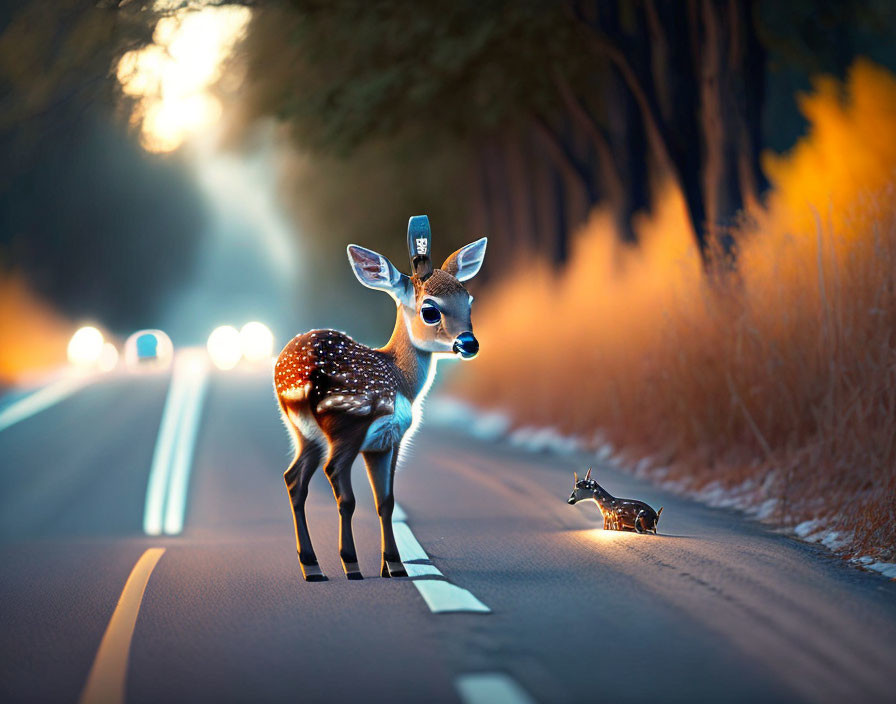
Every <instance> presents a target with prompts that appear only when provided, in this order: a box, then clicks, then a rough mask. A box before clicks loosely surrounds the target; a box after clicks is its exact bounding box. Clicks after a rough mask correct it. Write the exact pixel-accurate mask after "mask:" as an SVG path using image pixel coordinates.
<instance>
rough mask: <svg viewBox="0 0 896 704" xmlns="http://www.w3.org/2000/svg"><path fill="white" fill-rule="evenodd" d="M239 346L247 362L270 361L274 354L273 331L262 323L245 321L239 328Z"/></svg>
mask: <svg viewBox="0 0 896 704" xmlns="http://www.w3.org/2000/svg"><path fill="white" fill-rule="evenodd" d="M240 346H241V349H242V353H243V357H244V358H245V360H246V361H247V362H252V363H254V364H259V363H264V362H270V360H271V356H272V355H273V354H274V333H272V332H271V329H270V328H269V327H268V326H267V325H265V324H264V323H259V322H257V321H253V322H251V323H246V324H245V325H243V327H242V328H240Z"/></svg>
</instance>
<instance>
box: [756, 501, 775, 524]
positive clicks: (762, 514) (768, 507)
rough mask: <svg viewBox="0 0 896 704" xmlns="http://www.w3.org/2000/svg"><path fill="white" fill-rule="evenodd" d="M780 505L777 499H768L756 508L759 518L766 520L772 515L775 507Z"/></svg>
mask: <svg viewBox="0 0 896 704" xmlns="http://www.w3.org/2000/svg"><path fill="white" fill-rule="evenodd" d="M777 505H778V500H777V499H766V500H765V501H763V502H762V503H761V504H759V507H758V508H757V509H756V518H758V519H759V520H765V519H766V518H768V517H769V516H771V515H772V513H774V511H775V507H776V506H777Z"/></svg>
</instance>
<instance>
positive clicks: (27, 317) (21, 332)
mask: <svg viewBox="0 0 896 704" xmlns="http://www.w3.org/2000/svg"><path fill="white" fill-rule="evenodd" d="M71 332H72V330H71V323H69V322H68V321H66V320H64V319H63V318H62V317H60V316H59V315H58V314H57V313H55V312H54V311H53V310H52V308H50V306H49V305H47V304H46V303H44V302H43V301H41V300H40V299H38V298H37V297H36V296H35V295H34V294H33V293H32V291H31V289H30V288H28V286H27V285H26V283H25V280H24V278H22V277H21V276H20V275H14V274H13V275H4V274H0V387H2V386H3V385H4V384H13V383H15V382H18V381H23V380H27V379H28V377H29V376H34V375H39V374H40V373H41V372H45V371H47V370H49V369H52V368H54V367H56V366H58V365H59V364H60V363H62V362H64V361H65V350H66V345H67V344H68V340H69V337H70V335H71Z"/></svg>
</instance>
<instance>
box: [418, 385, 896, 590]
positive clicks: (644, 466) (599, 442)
mask: <svg viewBox="0 0 896 704" xmlns="http://www.w3.org/2000/svg"><path fill="white" fill-rule="evenodd" d="M425 420H426V424H427V425H429V426H435V427H442V428H450V429H452V430H458V431H461V432H464V433H469V434H470V435H472V436H474V437H476V438H479V439H480V440H486V441H489V442H506V443H508V444H509V445H512V446H513V447H518V448H520V449H522V450H526V451H528V452H533V453H539V452H540V453H547V454H553V455H571V454H576V453H587V452H589V449H588V448H589V447H596V448H597V450H596V451H595V453H594V456H595V459H596V460H597V461H598V462H603V463H605V464H609V465H610V466H612V467H613V468H614V469H618V470H620V471H623V472H628V473H629V474H634V475H635V476H636V477H641V478H645V479H649V480H650V481H652V482H654V483H656V484H658V485H659V486H661V487H662V488H663V489H666V490H668V491H671V492H673V493H675V494H678V495H681V496H688V497H690V498H694V499H697V500H698V501H701V502H702V503H705V504H707V505H709V506H713V507H715V508H734V509H737V510H739V511H741V512H742V513H744V514H746V515H748V516H750V517H751V518H755V519H757V520H760V521H762V520H767V519H769V518H770V517H771V516H772V515H773V513H774V510H775V508H776V504H777V499H768V500H766V501H764V502H762V503H760V504H758V505H757V504H756V502H755V500H754V498H753V497H754V496H755V494H756V489H757V488H758V486H757V482H756V481H755V480H747V481H745V482H744V483H743V484H741V485H740V486H736V487H729V488H725V487H723V486H722V485H721V483H719V482H711V483H710V484H708V485H706V486H704V487H702V488H700V489H692V488H691V487H690V486H689V485H688V483H687V482H683V481H677V480H669V479H664V478H663V477H664V476H665V474H666V473H667V470H666V469H664V468H663V467H654V466H653V463H652V461H651V458H649V457H645V458H642V459H640V460H638V461H637V462H633V461H631V459H630V458H628V457H626V456H625V455H624V454H623V453H622V452H618V451H617V450H616V449H615V448H614V447H613V446H612V445H611V444H610V443H609V442H607V440H606V438H604V437H603V436H602V435H601V434H600V433H599V432H598V433H596V434H595V437H594V438H593V440H592V442H591V443H586V442H584V441H583V440H582V439H581V438H578V437H574V436H571V435H563V434H562V433H559V432H558V431H557V430H555V429H554V428H550V427H547V428H539V427H529V426H527V427H519V428H514V427H513V423H512V421H511V419H510V416H509V415H507V414H506V413H502V412H500V411H480V410H478V409H477V408H475V407H474V406H472V405H470V404H468V403H466V402H464V401H460V400H458V399H454V398H450V397H436V398H432V399H430V400H429V402H428V403H427V405H426V419H425ZM784 530H785V531H787V532H788V533H790V534H792V535H795V536H796V537H798V538H800V539H801V540H804V541H806V542H809V543H820V544H821V545H824V546H825V547H826V548H828V549H829V550H839V549H840V548H842V547H843V546H844V545H846V544H847V542H848V536H846V535H845V534H843V533H842V532H839V531H836V530H832V529H831V528H830V527H828V526H826V525H825V523H824V521H823V520H822V519H816V520H812V521H804V522H802V523H799V524H797V525H796V526H794V527H792V528H784ZM850 562H852V563H853V564H855V565H857V566H859V567H862V568H864V569H868V570H873V571H875V572H879V573H880V574H882V575H884V576H885V577H888V578H889V579H896V563H892V562H879V561H877V560H875V559H874V558H873V557H870V556H868V555H863V556H857V557H853V558H851V559H850Z"/></svg>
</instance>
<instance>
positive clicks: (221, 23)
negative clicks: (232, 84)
mask: <svg viewBox="0 0 896 704" xmlns="http://www.w3.org/2000/svg"><path fill="white" fill-rule="evenodd" d="M153 9H154V10H156V11H160V12H170V13H172V14H169V15H168V16H166V17H163V18H162V19H160V20H159V21H158V23H157V24H156V26H155V31H154V32H153V37H152V38H153V43H152V44H150V45H148V46H146V47H144V48H143V49H138V50H135V51H129V52H127V53H126V54H124V55H123V56H122V57H121V60H120V61H119V62H118V68H117V72H116V73H117V76H118V81H119V83H120V84H121V88H122V90H123V91H124V93H125V94H126V95H129V96H131V97H134V98H136V99H137V105H136V107H135V109H134V115H133V119H134V121H135V122H137V123H139V124H140V125H141V141H142V143H143V146H144V148H146V149H147V150H149V151H153V152H170V151H173V150H174V149H177V148H178V147H179V146H180V145H181V144H182V143H183V142H184V141H185V140H186V139H187V138H188V137H189V136H190V135H193V134H196V133H198V132H199V131H200V130H202V129H204V128H207V127H208V126H210V125H212V124H214V123H215V122H216V121H217V120H218V118H219V117H220V115H221V103H220V101H219V100H218V98H216V97H215V96H214V95H213V94H212V88H213V87H214V86H215V85H216V84H217V83H218V81H219V79H221V78H222V73H223V69H224V66H225V64H226V62H227V59H228V57H229V56H230V55H231V53H232V51H233V48H234V46H235V45H236V43H237V42H238V41H239V40H240V39H241V38H242V36H243V35H244V34H245V31H246V26H247V25H248V23H249V18H250V17H251V10H249V8H247V7H236V6H223V7H217V6H208V5H206V4H205V3H204V2H189V3H183V2H170V1H165V0H159V1H158V2H156V3H155V5H154V8H153ZM228 78H229V76H228Z"/></svg>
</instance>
